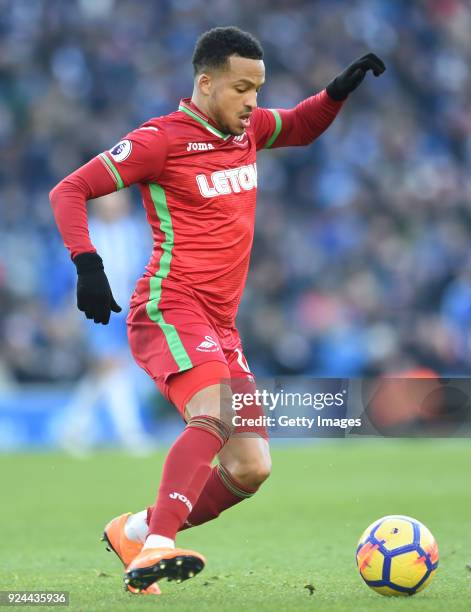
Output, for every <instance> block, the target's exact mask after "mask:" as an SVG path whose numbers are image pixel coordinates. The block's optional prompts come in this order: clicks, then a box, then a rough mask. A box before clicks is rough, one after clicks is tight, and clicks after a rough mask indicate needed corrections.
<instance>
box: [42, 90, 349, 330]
mask: <svg viewBox="0 0 471 612" xmlns="http://www.w3.org/2000/svg"><path fill="white" fill-rule="evenodd" d="M341 106H342V103H339V102H335V101H333V100H331V99H330V98H329V97H328V95H327V93H326V92H325V90H324V91H322V92H321V93H320V94H317V95H316V96H312V97H311V98H308V99H307V100H305V101H303V102H301V103H300V104H299V105H298V106H296V107H295V108H294V109H291V110H270V109H260V108H257V109H255V110H254V111H253V112H252V115H251V119H250V124H249V126H248V127H247V129H246V130H245V132H244V133H243V134H242V135H240V136H233V135H229V134H224V133H222V132H221V131H220V130H219V129H218V128H217V127H216V126H215V125H214V124H213V123H212V122H211V121H210V120H209V119H208V117H206V116H204V115H203V114H202V113H201V111H199V109H198V108H197V107H196V106H194V105H193V104H192V103H191V101H190V100H189V99H184V100H182V101H181V103H180V106H179V108H178V110H177V111H175V112H173V113H171V114H169V115H166V116H163V117H158V118H154V119H151V120H149V121H148V122H146V123H144V124H143V125H142V126H141V127H139V128H137V129H136V130H134V131H132V132H130V133H129V134H127V135H126V136H125V137H124V139H123V140H121V141H120V142H119V143H118V144H117V145H116V146H115V147H113V148H112V149H110V150H109V151H106V152H104V153H101V154H100V155H99V156H98V157H97V158H95V159H94V160H92V161H91V162H89V164H87V165H86V166H83V167H82V168H81V169H79V170H78V171H76V172H75V173H74V174H72V175H71V176H70V177H68V178H67V179H65V180H64V181H63V182H62V183H60V184H59V185H58V186H57V187H56V188H55V190H53V192H51V202H52V205H53V208H54V213H55V216H56V220H57V223H58V226H59V229H60V231H61V233H62V236H63V238H64V242H65V244H66V246H67V247H68V248H69V249H70V251H71V254H72V256H75V255H76V254H78V253H79V252H86V251H93V250H94V248H93V246H92V244H91V242H90V239H89V236H88V228H87V222H86V213H85V211H84V208H85V201H86V199H88V198H90V197H98V196H100V195H104V194H105V193H109V192H111V191H112V190H113V188H114V189H122V188H123V187H128V186H129V185H132V184H134V183H137V184H138V185H139V188H140V190H141V194H142V199H143V203H144V207H145V210H146V214H147V219H148V221H149V223H150V226H151V229H152V234H153V240H154V248H153V252H152V256H151V259H150V261H149V263H148V265H147V266H146V272H145V274H144V276H143V277H142V278H140V279H139V281H138V283H137V286H136V290H135V292H134V294H133V297H132V300H131V305H132V306H133V305H137V304H139V303H142V302H143V301H150V302H152V303H154V304H155V307H156V309H157V308H158V307H159V306H160V307H163V306H164V304H162V299H166V298H165V297H164V296H169V298H168V299H170V300H177V301H179V302H182V301H183V302H184V301H185V296H188V297H189V298H191V299H192V300H194V299H197V300H198V302H199V303H200V304H201V305H202V307H203V308H204V311H205V312H206V313H207V315H208V317H209V318H210V319H211V320H213V321H215V322H216V323H217V324H218V325H222V326H225V327H230V326H233V325H234V320H235V317H236V313H237V308H238V305H239V302H240V299H241V297H242V292H243V289H244V285H245V281H246V277H247V271H248V266H249V259H250V251H251V247H252V241H253V234H254V222H255V204H256V193H257V165H256V155H257V151H258V150H260V149H263V148H271V147H280V146H292V145H302V144H308V143H309V142H311V141H312V140H313V139H314V138H316V137H317V136H319V135H320V134H321V133H322V132H323V131H324V130H325V129H326V128H327V127H328V126H329V125H330V123H331V122H332V121H333V119H334V118H335V116H336V114H337V113H338V111H339V109H340V108H341ZM74 190H75V192H74Z"/></svg>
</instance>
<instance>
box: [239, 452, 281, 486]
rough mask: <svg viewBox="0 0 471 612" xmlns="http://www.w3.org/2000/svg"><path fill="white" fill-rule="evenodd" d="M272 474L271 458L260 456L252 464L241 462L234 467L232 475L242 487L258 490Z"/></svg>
mask: <svg viewBox="0 0 471 612" xmlns="http://www.w3.org/2000/svg"><path fill="white" fill-rule="evenodd" d="M270 474H271V459H270V457H266V456H260V457H257V459H253V460H252V461H250V462H243V463H242V462H239V463H237V464H235V465H234V466H233V467H232V475H233V476H234V478H235V479H236V480H237V481H238V482H240V484H241V485H243V486H246V487H247V488H249V489H258V487H259V486H260V485H262V484H263V483H264V482H265V480H266V479H267V478H268V477H269V476H270Z"/></svg>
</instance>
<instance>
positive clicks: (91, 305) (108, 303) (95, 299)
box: [73, 253, 121, 325]
mask: <svg viewBox="0 0 471 612" xmlns="http://www.w3.org/2000/svg"><path fill="white" fill-rule="evenodd" d="M73 262H74V264H75V266H76V268H77V275H78V279H77V308H78V309H79V310H81V311H82V312H84V313H85V316H86V317H87V319H93V320H94V321H95V323H103V325H108V322H109V320H110V315H111V312H112V311H113V312H121V307H120V306H118V304H117V303H116V301H115V299H114V297H113V294H112V293H111V287H110V284H109V282H108V279H107V277H106V274H105V271H104V268H103V260H102V259H101V257H100V256H99V255H98V253H80V255H76V256H75V257H74V259H73Z"/></svg>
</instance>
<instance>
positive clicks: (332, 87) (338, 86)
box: [326, 53, 386, 102]
mask: <svg viewBox="0 0 471 612" xmlns="http://www.w3.org/2000/svg"><path fill="white" fill-rule="evenodd" d="M368 70H371V71H372V72H373V74H374V75H375V77H378V76H379V75H380V74H383V72H384V71H385V70H386V66H385V65H384V62H383V60H382V59H380V58H379V57H378V56H377V55H375V54H374V53H368V54H367V55H364V56H363V57H360V58H359V59H357V60H355V61H354V62H353V64H350V66H348V67H347V68H345V70H344V71H343V72H341V73H340V74H339V75H338V76H336V77H335V79H334V80H333V81H331V82H330V83H329V84H328V85H327V87H326V89H327V93H328V94H329V97H330V98H332V100H336V101H338V102H340V101H341V100H345V98H346V97H347V96H348V94H350V93H351V92H352V91H353V90H354V89H356V88H357V87H358V85H360V83H361V82H362V81H363V79H364V78H365V74H366V73H367V72H368Z"/></svg>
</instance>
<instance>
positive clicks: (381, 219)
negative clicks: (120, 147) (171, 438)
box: [0, 0, 471, 449]
mask: <svg viewBox="0 0 471 612" xmlns="http://www.w3.org/2000/svg"><path fill="white" fill-rule="evenodd" d="M210 4H211V10H208V4H207V3H205V2H202V1H200V0H174V1H170V0H160V1H159V2H131V1H126V0H119V1H114V0H71V1H68V2H63V1H60V0H42V1H41V0H14V1H13V0H12V1H8V0H1V1H0V49H1V53H0V158H1V164H0V199H1V208H0V219H1V228H0V336H1V342H0V347H1V348H0V424H1V425H2V426H1V427H0V431H1V432H2V433H1V434H0V447H3V448H7V449H8V448H15V447H17V446H24V445H25V444H26V445H29V444H49V443H54V441H56V440H57V436H55V434H54V432H53V429H54V426H51V427H52V429H51V427H49V428H48V429H47V430H45V429H44V423H45V422H46V421H47V420H49V417H51V418H52V417H53V419H52V420H54V418H56V417H57V415H60V414H62V413H63V410H64V406H65V405H66V404H67V402H69V401H70V395H71V392H72V391H73V390H74V389H77V388H78V386H77V385H80V382H81V381H82V380H83V379H84V378H86V376H87V373H90V370H91V369H93V364H95V363H96V359H100V358H101V357H102V356H103V355H102V353H103V351H104V352H105V353H106V350H107V349H106V346H107V344H109V343H110V342H111V341H110V337H111V336H110V334H108V336H106V333H103V332H102V331H101V330H97V329H91V326H90V325H88V326H87V325H86V324H85V323H84V321H82V318H81V315H80V313H78V312H77V311H76V308H75V295H74V288H75V269H74V267H73V265H72V264H71V262H70V259H69V257H68V253H67V252H66V251H65V249H64V248H63V245H62V242H61V239H60V237H59V235H58V232H57V230H56V227H55V224H54V221H53V217H52V214H51V209H50V205H49V201H48V192H49V190H50V189H51V187H52V186H54V185H55V184H56V182H57V181H59V180H60V179H61V178H63V177H64V176H65V175H67V174H68V173H69V172H71V171H72V170H73V169H75V168H76V167H78V166H79V165H81V164H82V163H84V162H86V161H87V160H88V159H90V158H91V157H92V156H94V155H95V154H97V153H98V152H100V151H102V150H104V149H108V148H110V147H111V146H112V145H113V144H114V143H115V142H116V141H118V140H119V138H120V137H121V136H122V135H123V134H125V133H126V132H127V131H129V130H130V129H132V128H133V127H134V126H136V125H138V124H139V123H141V122H142V121H144V120H145V119H146V118H148V117H149V116H154V115H159V114H165V113H168V112H171V111H172V110H173V109H174V108H175V107H176V104H177V102H178V100H179V98H180V97H182V96H187V95H191V89H192V73H191V64H190V58H191V52H192V49H193V46H194V43H195V40H196V38H197V36H198V35H199V33H201V32H202V31H204V30H205V29H207V28H209V27H212V26H214V25H221V24H232V23H234V24H237V25H239V26H240V27H242V28H245V29H248V30H250V31H252V32H253V33H255V34H256V35H258V36H259V38H260V39H261V41H262V43H263V45H264V48H265V54H266V57H265V59H266V66H267V83H266V85H265V87H264V90H263V91H262V94H261V96H260V99H259V104H260V105H263V106H269V107H291V106H293V105H295V104H296V103H297V102H298V101H299V100H301V99H303V98H304V97H306V96H308V95H310V94H311V93H313V92H316V91H318V90H319V89H321V88H322V87H323V86H325V85H326V83H328V81H329V80H330V79H331V78H332V77H333V76H334V75H335V74H336V73H337V72H338V71H339V70H340V69H342V68H343V67H344V65H346V64H347V63H349V62H350V61H351V60H352V59H354V58H356V57H357V56H359V55H361V54H363V53H364V52H365V51H368V50H373V51H375V52H376V53H378V54H379V55H380V56H381V57H383V58H384V60H385V62H386V64H387V67H388V69H387V72H386V73H385V75H384V76H383V77H382V78H381V79H377V80H376V79H373V78H372V77H371V75H369V76H368V78H367V79H366V82H365V84H364V85H363V86H362V87H361V88H360V89H359V90H358V91H357V92H355V94H354V95H353V96H352V97H351V99H350V100H349V101H348V102H347V104H346V107H345V109H344V110H343V111H342V113H341V114H340V116H339V118H338V119H337V121H336V122H335V123H334V125H333V126H332V127H331V128H330V129H329V130H328V132H327V133H326V134H325V135H324V136H323V137H322V138H321V139H320V140H319V141H318V142H317V143H316V144H314V145H313V146H310V147H303V148H299V149H294V148H291V149H287V150H277V151H271V152H265V153H264V152H262V153H261V154H260V156H259V160H258V166H259V177H260V178H259V197H258V216H257V228H256V240H255V245H254V252H253V258H252V265H251V271H250V275H249V280H248V286H247V289H246V293H245V297H244V300H243V303H242V305H241V308H240V314H239V318H238V323H239V327H240V330H241V332H242V337H243V339H244V342H245V349H246V354H247V357H248V360H249V363H250V365H251V367H252V369H253V371H254V372H255V373H256V374H257V375H259V376H267V375H272V374H303V375H307V376H339V377H348V376H362V375H370V374H376V373H380V372H387V371H395V372H397V371H400V370H402V369H407V368H414V367H417V366H421V367H430V368H433V369H434V370H436V371H437V372H439V373H440V374H443V375H460V374H464V373H466V372H468V370H469V366H470V350H469V349H470V333H469V332H470V324H471V308H470V303H471V302H470V298H471V258H470V254H469V248H468V245H469V242H470V238H471V214H470V209H469V200H470V197H471V177H470V173H469V171H468V170H469V161H470V157H471V77H470V73H469V70H468V66H469V61H470V56H471V41H470V38H469V29H470V26H471V7H470V6H469V4H468V3H467V2H464V1H463V2H461V1H459V0H436V1H425V0H423V1H416V2H407V1H401V0H399V1H396V2H388V1H381V0H371V1H369V0H362V1H356V2H345V1H340V0H338V1H332V0H329V1H327V0H326V1H316V2H310V1H303V0H296V1H294V0H289V1H286V0H285V1H283V0H277V1H270V2H268V1H259V2H257V11H255V12H254V10H253V3H252V2H249V1H248V0H241V1H240V2H237V3H235V2H230V1H228V0H218V1H214V2H211V3H210ZM125 197H127V198H128V201H126V202H121V205H122V206H121V208H122V210H121V212H118V213H116V216H117V218H118V219H119V223H117V224H116V228H117V229H116V235H113V237H112V238H110V240H112V244H113V245H116V249H118V245H121V244H126V238H128V239H129V237H130V236H131V235H133V236H134V239H132V240H131V239H129V240H128V247H127V248H128V253H130V252H132V255H133V257H132V258H131V259H132V262H131V263H132V265H131V263H130V261H129V257H128V258H126V253H124V254H123V253H121V262H122V265H123V268H122V270H124V268H125V269H126V272H125V273H124V271H123V272H122V274H120V268H119V261H117V262H114V263H115V264H116V265H115V267H116V268H117V269H116V271H115V274H114V278H116V279H117V280H115V282H114V283H113V278H111V284H112V286H113V287H114V290H115V292H116V291H117V292H118V293H119V294H120V300H121V302H124V304H125V302H126V301H127V299H128V297H129V295H130V293H131V291H132V283H131V282H129V283H128V284H127V285H126V283H125V282H123V278H124V277H125V278H126V279H127V278H128V277H129V278H131V279H132V280H134V279H135V278H137V276H138V274H139V273H140V271H141V270H142V266H143V263H144V262H145V260H146V258H147V257H148V254H149V248H150V244H149V236H148V230H147V228H146V226H145V222H144V220H143V212H142V207H141V205H140V202H139V199H138V192H137V189H136V190H134V189H132V190H130V192H129V195H128V196H125ZM116 201H117V200H116ZM119 207H120V205H118V208H119ZM126 210H127V212H126ZM97 211H98V212H97V221H96V223H97V224H98V225H99V223H100V214H101V215H102V216H103V213H100V214H98V213H99V209H97ZM123 211H124V212H123ZM113 214H114V213H111V216H112V217H113ZM93 219H94V217H93V216H92V217H91V222H92V224H93V223H94V221H93ZM101 221H102V226H103V223H104V224H105V226H106V211H105V213H104V217H103V218H102V219H101ZM97 231H99V230H97ZM133 232H134V234H133ZM105 234H106V231H105ZM92 239H94V233H93V225H92ZM123 248H124V247H123ZM112 263H113V262H110V263H109V264H107V259H106V257H105V264H107V265H109V266H111V265H112ZM132 266H134V268H132ZM107 269H108V268H107ZM112 276H113V274H112ZM120 276H121V278H120ZM120 281H121V285H122V286H121V287H120V289H118V288H117V287H116V284H117V283H119V282H120ZM126 282H127V281H126ZM124 304H122V305H124ZM110 331H111V330H110ZM111 350H113V351H115V352H122V353H123V355H124V354H126V352H127V350H128V349H127V347H126V344H125V341H124V340H123V342H122V343H121V344H120V343H119V342H118V341H117V340H116V342H115V344H113V345H112V349H111ZM105 357H106V355H105ZM123 372H124V371H123ZM133 376H136V377H137V379H136V380H137V382H136V383H135V385H134V391H133V392H136V393H137V392H139V393H140V396H139V397H140V402H141V404H142V400H144V404H146V405H151V409H150V412H151V414H150V418H151V419H152V418H153V414H152V411H153V408H152V406H153V407H155V406H157V405H158V403H159V400H158V398H157V397H156V395H155V394H154V391H153V388H152V385H150V386H149V385H148V383H147V382H146V381H145V376H144V377H140V375H139V374H138V373H136V372H135V371H134V373H133ZM146 385H147V386H146ZM143 389H145V391H144V392H143ZM149 398H150V402H149V401H147V402H146V400H149ZM46 417H47V418H46ZM106 430H107V428H106V427H102V431H104V432H106ZM161 431H162V430H161ZM158 434H159V430H158V428H157V436H158ZM105 435H106V434H105Z"/></svg>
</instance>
